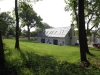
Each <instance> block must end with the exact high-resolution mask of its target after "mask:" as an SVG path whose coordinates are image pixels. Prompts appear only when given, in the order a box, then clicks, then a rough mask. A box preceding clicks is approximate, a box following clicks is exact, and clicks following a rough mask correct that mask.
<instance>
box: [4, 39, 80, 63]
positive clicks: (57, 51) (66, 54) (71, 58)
mask: <svg viewBox="0 0 100 75" xmlns="http://www.w3.org/2000/svg"><path fill="white" fill-rule="evenodd" d="M4 42H5V43H6V44H7V46H8V47H10V48H14V45H15V40H12V39H9V40H8V39H5V40H4ZM20 48H21V50H23V52H25V51H28V52H34V53H36V54H39V55H51V56H53V57H55V58H56V59H57V60H58V61H68V62H76V61H77V60H79V56H80V55H79V48H78V47H74V46H58V45H52V44H43V43H36V42H32V41H30V42H29V41H25V40H22V41H20Z"/></svg>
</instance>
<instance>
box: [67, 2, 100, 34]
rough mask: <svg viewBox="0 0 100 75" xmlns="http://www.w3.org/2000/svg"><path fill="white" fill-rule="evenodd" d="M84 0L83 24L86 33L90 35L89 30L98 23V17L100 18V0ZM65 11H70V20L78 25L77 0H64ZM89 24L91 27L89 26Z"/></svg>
mask: <svg viewBox="0 0 100 75" xmlns="http://www.w3.org/2000/svg"><path fill="white" fill-rule="evenodd" d="M84 1H85V4H84V6H85V9H84V11H85V15H84V16H85V25H86V27H87V28H86V31H87V35H90V31H91V30H92V29H93V28H94V27H95V26H98V25H99V21H100V20H99V19H98V18H100V12H99V10H100V1H99V0H84ZM65 3H66V6H65V10H66V11H70V10H71V11H72V13H71V15H72V22H74V23H75V25H78V0H65ZM90 25H91V26H92V27H90Z"/></svg>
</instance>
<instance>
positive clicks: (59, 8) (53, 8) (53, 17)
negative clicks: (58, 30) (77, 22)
mask: <svg viewBox="0 0 100 75" xmlns="http://www.w3.org/2000/svg"><path fill="white" fill-rule="evenodd" d="M14 1H15V0H1V1H0V8H1V11H0V12H3V11H11V10H12V9H13V8H14ZM32 4H33V8H34V10H35V11H36V12H37V13H38V14H39V15H40V16H41V17H42V18H43V21H44V22H46V23H48V24H49V25H50V26H52V27H67V26H69V25H70V24H71V16H70V12H65V11H64V7H65V3H64V0H43V1H39V2H37V3H36V4H34V3H32Z"/></svg>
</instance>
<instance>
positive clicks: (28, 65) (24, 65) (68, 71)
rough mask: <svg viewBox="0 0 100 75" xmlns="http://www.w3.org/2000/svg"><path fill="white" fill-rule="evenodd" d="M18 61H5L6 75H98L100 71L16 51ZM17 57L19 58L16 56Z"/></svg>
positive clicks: (48, 57) (93, 66)
mask: <svg viewBox="0 0 100 75" xmlns="http://www.w3.org/2000/svg"><path fill="white" fill-rule="evenodd" d="M18 52H19V53H20V58H19V59H20V60H21V61H19V59H16V58H15V59H14V60H13V59H12V60H13V61H12V62H11V61H6V75H98V74H100V71H99V70H100V69H99V68H98V66H96V65H91V66H90V67H89V68H88V69H87V68H83V67H82V66H80V63H69V62H58V61H56V59H55V58H54V57H53V56H50V55H44V56H40V55H37V54H34V53H33V52H25V53H23V51H22V50H18ZM18 57H19V56H18ZM66 59H67V58H66Z"/></svg>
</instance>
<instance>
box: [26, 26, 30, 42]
mask: <svg viewBox="0 0 100 75" xmlns="http://www.w3.org/2000/svg"><path fill="white" fill-rule="evenodd" d="M27 29H28V32H27V35H28V40H30V28H29V25H28V26H27Z"/></svg>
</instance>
